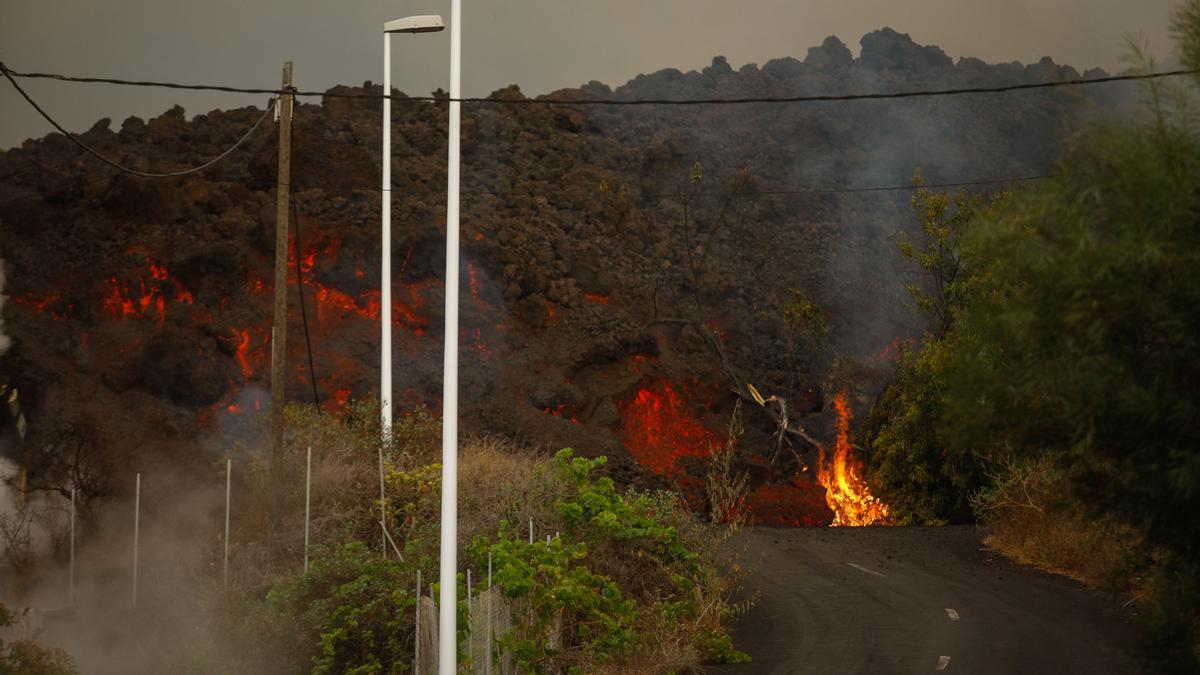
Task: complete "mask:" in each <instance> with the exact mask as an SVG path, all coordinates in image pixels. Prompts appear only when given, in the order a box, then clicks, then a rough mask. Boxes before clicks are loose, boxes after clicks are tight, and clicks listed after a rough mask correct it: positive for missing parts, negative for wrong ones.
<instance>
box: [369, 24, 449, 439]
mask: <svg viewBox="0 0 1200 675" xmlns="http://www.w3.org/2000/svg"><path fill="white" fill-rule="evenodd" d="M443 29H445V26H443V25H442V17H440V16H437V15H423V16H409V17H405V18H403V19H396V20H395V21H388V22H387V23H385V24H383V94H384V99H383V195H382V196H383V199H382V200H381V202H382V206H381V209H382V214H381V219H380V220H381V224H380V227H381V229H382V230H383V236H382V239H383V241H382V249H381V250H382V251H383V265H382V271H381V273H380V274H381V279H380V286H381V289H380V298H379V304H380V323H381V328H380V333H381V334H380V338H381V339H380V345H379V350H380V354H379V402H380V404H381V405H382V406H383V412H382V422H383V437H384V439H386V438H387V437H388V435H389V434H390V432H391V429H392V99H390V98H388V96H390V95H391V93H392V40H391V34H392V33H436V32H437V31H440V30H443Z"/></svg>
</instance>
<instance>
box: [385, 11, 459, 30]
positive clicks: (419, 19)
mask: <svg viewBox="0 0 1200 675" xmlns="http://www.w3.org/2000/svg"><path fill="white" fill-rule="evenodd" d="M445 29H446V26H445V24H443V23H442V17H441V16H439V15H437V14H425V15H422V16H406V17H404V18H403V19H395V20H394V21H388V22H387V23H385V24H383V32H385V33H436V32H438V31H442V30H445Z"/></svg>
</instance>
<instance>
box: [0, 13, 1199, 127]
mask: <svg viewBox="0 0 1200 675" xmlns="http://www.w3.org/2000/svg"><path fill="white" fill-rule="evenodd" d="M449 4H450V3H449V2H447V1H446V0H441V1H433V0H413V1H399V0H386V1H385V0H191V1H188V2H180V1H178V0H39V1H37V2H33V1H30V0H0V59H3V60H4V62H5V63H7V64H8V66H9V67H10V68H12V69H14V70H25V71H43V72H57V73H64V74H72V75H92V76H108V77H121V78H128V79H146V80H156V79H161V80H174V81H182V82H189V83H204V84H228V85H235V86H248V87H274V86H278V84H279V70H280V65H281V64H282V62H283V61H286V60H289V59H290V60H292V61H294V62H295V78H296V85H297V86H298V87H300V88H302V89H325V88H328V87H330V86H332V85H334V84H356V85H357V84H361V83H362V82H363V81H366V80H371V81H374V82H379V81H381V80H382V65H381V59H382V36H381V30H382V24H383V22H384V21H386V20H388V19H393V18H399V17H402V16H406V15H409V14H427V13H429V14H434V13H440V14H443V15H444V16H446V19H447V22H448V20H449V17H448V14H449ZM463 4H464V5H465V8H464V11H463V29H464V34H463V49H464V54H463V81H464V90H465V91H464V93H465V94H467V95H470V96H474V95H485V94H487V93H489V92H491V91H493V90H495V89H498V88H500V87H502V86H505V85H508V84H512V83H516V84H519V85H520V86H521V88H522V89H523V90H524V91H525V92H526V93H530V94H539V93H546V92H548V91H551V90H553V89H557V88H560V87H567V86H576V85H579V84H582V83H584V82H587V81H588V80H600V81H602V82H605V83H607V84H610V85H617V84H621V83H624V82H625V81H626V80H628V79H629V78H631V77H632V76H634V75H636V74H638V73H643V72H652V71H654V70H658V69H660V68H666V67H675V68H679V69H680V70H685V71H686V70H694V69H699V68H702V67H704V66H707V65H708V64H709V63H710V61H711V59H712V57H713V56H715V55H717V54H723V55H725V56H726V57H727V58H728V59H729V61H730V63H731V64H732V65H733V67H734V68H738V67H740V66H741V65H742V64H745V63H758V64H760V65H761V64H762V63H765V62H766V61H768V60H770V59H772V58H778V57H782V56H794V57H796V58H801V59H802V58H803V57H804V55H805V53H806V51H807V48H808V47H810V46H813V45H816V44H819V43H820V42H821V40H822V39H824V38H825V37H826V36H827V35H837V36H838V37H840V38H841V39H842V40H843V41H845V42H846V43H847V44H848V45H849V46H850V48H851V50H853V51H854V52H855V54H857V53H858V41H859V38H861V37H862V35H863V34H864V33H866V32H869V31H871V30H874V29H877V28H880V27H883V26H890V27H892V28H894V29H896V30H898V31H900V32H902V33H909V34H911V35H912V37H913V39H914V40H916V41H917V42H919V43H922V44H936V45H938V46H940V47H942V48H943V49H944V50H945V51H946V52H947V53H948V54H949V55H950V56H951V57H953V58H955V59H957V58H958V57H960V56H975V57H979V58H982V59H984V60H986V61H989V62H996V61H1013V60H1018V61H1021V62H1024V63H1029V62H1033V61H1036V60H1038V59H1039V58H1041V57H1042V56H1050V57H1052V58H1054V60H1055V61H1057V62H1059V63H1065V64H1070V65H1073V66H1075V67H1076V68H1078V69H1079V70H1080V71H1082V70H1084V69H1086V68H1090V67H1094V66H1100V67H1103V68H1106V69H1108V70H1118V69H1120V68H1121V67H1122V66H1123V61H1122V55H1123V53H1124V52H1125V49H1124V41H1123V36H1125V35H1128V34H1140V35H1141V36H1142V37H1143V38H1145V39H1146V40H1148V41H1149V43H1150V45H1151V48H1152V50H1153V51H1154V52H1155V53H1156V54H1158V55H1160V56H1167V55H1169V53H1170V47H1171V45H1170V40H1169V36H1168V24H1169V20H1170V12H1171V8H1172V7H1173V6H1174V5H1175V4H1177V0H908V1H907V2H901V1H898V0H742V1H730V0H725V1H723V2H722V1H718V0H603V1H599V2H598V1H595V0H589V1H586V2H583V1H575V0H488V1H480V0H464V1H463ZM448 52H449V39H448V34H447V33H440V34H427V35H416V36H408V35H403V36H397V37H395V38H393V47H392V53H393V56H394V58H395V61H394V65H393V77H394V82H393V84H394V86H396V87H398V88H400V89H401V90H403V91H405V92H408V93H415V94H427V93H428V92H430V91H432V90H433V89H435V88H437V87H439V86H441V87H446V86H447V85H446V82H447V77H448V69H449V66H448ZM22 85H23V86H25V87H26V89H27V91H29V92H30V93H31V94H32V95H34V96H35V97H36V98H37V99H38V100H39V102H41V103H43V104H44V106H45V107H46V108H47V109H48V110H49V111H50V112H51V114H52V115H55V116H56V117H58V118H60V120H61V121H62V122H63V123H64V124H66V125H67V127H68V129H71V130H73V131H82V130H85V129H86V128H87V127H88V126H90V125H91V123H92V122H94V121H95V120H96V119H99V118H101V117H110V118H112V119H113V127H114V128H117V127H118V126H119V125H120V122H121V120H123V119H124V118H125V117H128V116H129V115H138V116H140V117H150V116H154V115H157V114H159V113H160V112H162V111H163V110H164V109H166V108H168V107H170V106H171V105H172V104H174V103H179V104H180V105H182V106H183V107H184V108H185V109H186V110H187V112H188V114H189V115H192V114H195V113H201V112H207V111H209V110H211V109H213V108H227V107H236V106H240V105H256V106H262V105H263V104H264V102H265V100H266V98H267V97H266V96H256V95H249V96H243V95H218V94H211V93H188V92H178V91H169V90H151V89H139V88H129V87H116V86H111V85H82V84H63V83H53V82H46V81H30V80H23V81H22ZM0 120H2V122H3V124H2V126H0V148H9V147H12V146H14V145H19V144H20V143H21V142H22V141H23V140H24V139H25V138H29V137H40V136H43V135H45V134H46V133H48V132H49V131H51V129H50V128H49V127H48V126H47V124H46V123H45V122H44V121H42V120H41V118H40V117H38V116H37V114H36V113H35V112H33V111H32V110H31V109H29V107H28V106H27V104H26V103H25V102H24V101H23V100H21V99H20V98H19V97H18V96H17V94H16V92H15V91H13V89H12V87H11V86H10V85H9V84H8V83H7V82H6V81H0Z"/></svg>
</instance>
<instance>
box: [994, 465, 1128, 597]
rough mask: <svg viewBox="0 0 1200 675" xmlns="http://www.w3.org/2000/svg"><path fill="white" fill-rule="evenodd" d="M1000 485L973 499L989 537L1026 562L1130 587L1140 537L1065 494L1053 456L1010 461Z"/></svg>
mask: <svg viewBox="0 0 1200 675" xmlns="http://www.w3.org/2000/svg"><path fill="white" fill-rule="evenodd" d="M993 478H994V480H995V484H996V489H995V491H994V492H992V493H988V494H986V495H983V496H981V497H979V498H977V499H976V500H975V502H976V508H977V510H979V511H980V512H981V513H982V514H983V515H984V517H985V521H986V523H987V526H988V530H989V534H988V536H987V538H986V539H985V543H986V544H987V545H988V546H990V547H992V548H994V549H996V550H997V551H998V552H1000V553H1002V554H1003V555H1005V556H1007V557H1008V558H1011V559H1012V560H1014V561H1016V562H1018V563H1021V564H1023V565H1029V566H1031V567H1036V568H1038V569H1042V570H1045V571H1048V572H1053V573H1055V574H1061V575H1064V576H1068V577H1071V578H1073V579H1076V580H1078V581H1080V582H1082V583H1084V584H1086V585H1088V586H1092V587H1097V588H1101V587H1103V588H1109V589H1114V590H1120V591H1131V590H1133V589H1132V588H1131V581H1130V579H1129V575H1128V570H1129V563H1130V560H1131V556H1132V555H1133V554H1134V552H1135V551H1136V550H1138V548H1139V547H1140V546H1141V538H1140V537H1139V536H1138V534H1137V533H1136V532H1135V531H1134V530H1133V529H1132V528H1130V527H1128V526H1124V525H1121V524H1119V523H1115V522H1113V521H1111V520H1106V519H1101V518H1095V517H1092V516H1090V515H1088V514H1085V513H1083V512H1082V511H1081V510H1080V508H1079V507H1078V506H1076V505H1074V504H1073V503H1072V502H1070V500H1068V499H1067V498H1066V494H1067V492H1066V491H1067V486H1066V478H1065V476H1063V475H1062V474H1061V472H1059V471H1058V470H1057V469H1056V468H1055V467H1054V466H1053V465H1052V463H1051V461H1050V460H1049V459H1041V460H1038V461H1034V462H1030V463H1026V464H1020V465H1016V464H1010V465H1007V466H1005V467H1003V469H1002V471H1001V472H1000V473H999V474H998V475H996V476H994V477H993Z"/></svg>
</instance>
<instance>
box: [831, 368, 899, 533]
mask: <svg viewBox="0 0 1200 675" xmlns="http://www.w3.org/2000/svg"><path fill="white" fill-rule="evenodd" d="M833 407H834V409H835V410H837V416H838V421H837V442H836V445H835V448H834V453H833V461H832V462H831V463H830V462H828V461H827V458H826V456H825V449H824V448H822V449H821V454H820V465H819V466H818V467H817V480H818V481H820V483H821V485H823V486H825V501H826V502H827V503H828V504H829V509H830V510H831V511H833V525H835V526H837V525H849V526H859V525H883V524H886V523H887V521H888V513H889V509H888V506H887V504H884V503H883V502H881V501H879V499H878V498H876V497H874V496H873V495H872V494H871V490H870V488H868V487H867V483H866V481H865V480H863V477H862V472H863V465H862V462H861V461H859V460H858V459H857V458H855V457H854V456H853V455H852V454H851V452H850V403H849V397H848V395H847V393H846V391H845V390H842V391H841V392H839V393H838V395H837V396H835V397H834V399H833Z"/></svg>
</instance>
